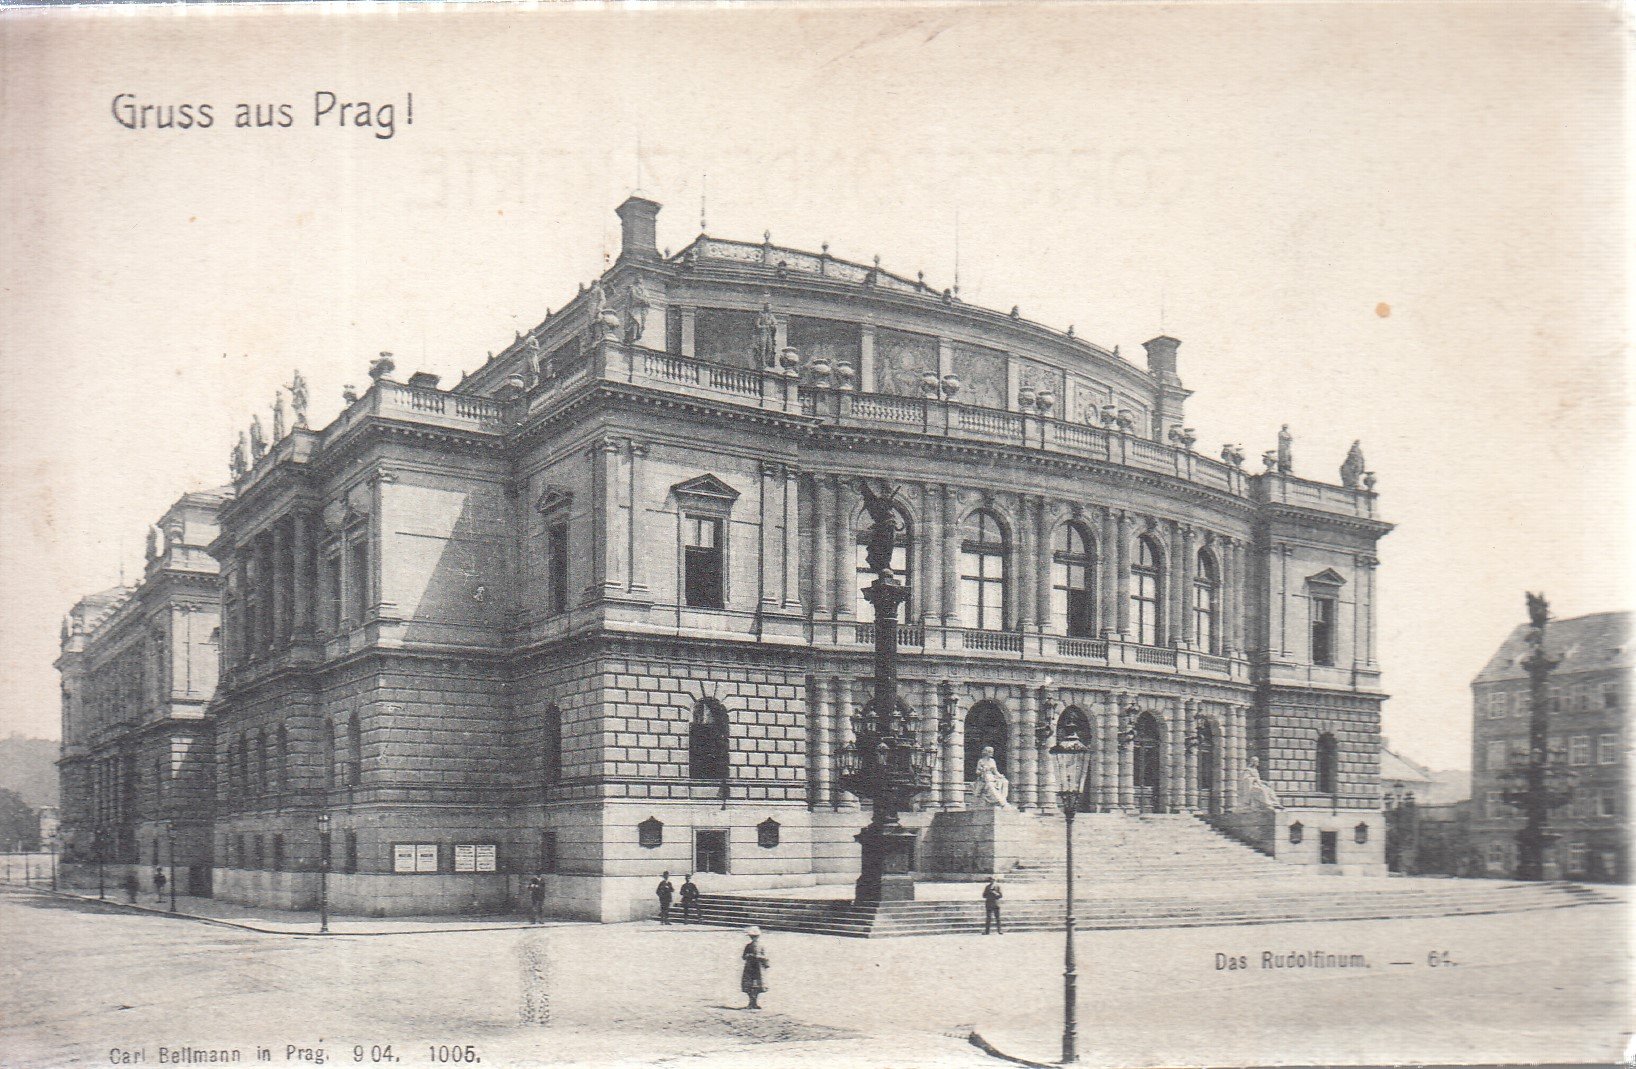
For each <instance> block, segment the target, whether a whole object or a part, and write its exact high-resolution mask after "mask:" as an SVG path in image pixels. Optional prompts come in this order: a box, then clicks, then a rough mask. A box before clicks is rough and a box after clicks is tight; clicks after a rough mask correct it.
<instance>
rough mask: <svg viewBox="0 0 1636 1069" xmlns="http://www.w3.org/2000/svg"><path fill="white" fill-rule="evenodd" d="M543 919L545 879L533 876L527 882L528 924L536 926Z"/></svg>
mask: <svg viewBox="0 0 1636 1069" xmlns="http://www.w3.org/2000/svg"><path fill="white" fill-rule="evenodd" d="M544 919H545V878H544V877H543V876H535V877H534V878H533V879H532V880H529V881H528V923H530V924H538V923H540V921H542V920H544Z"/></svg>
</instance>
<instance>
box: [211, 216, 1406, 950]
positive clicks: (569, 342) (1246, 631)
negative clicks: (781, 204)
mask: <svg viewBox="0 0 1636 1069" xmlns="http://www.w3.org/2000/svg"><path fill="white" fill-rule="evenodd" d="M618 214H619V216H620V218H621V222H622V247H621V251H620V254H619V257H618V259H617V261H616V262H615V263H614V265H613V266H612V267H611V268H610V269H609V270H608V272H607V273H605V274H604V275H603V276H602V277H601V278H599V279H597V280H596V281H595V282H594V283H593V284H592V285H591V286H590V287H588V288H584V289H582V290H581V292H580V293H579V294H578V295H577V296H576V297H574V299H573V300H571V301H570V302H568V303H567V305H566V306H565V307H563V308H561V309H560V310H559V311H557V312H555V313H548V314H547V315H546V317H545V319H544V320H543V321H542V322H540V323H539V324H538V325H537V326H535V327H534V328H533V329H531V330H529V331H528V332H526V334H519V335H518V336H517V337H516V338H515V340H514V341H512V342H511V343H510V344H508V345H507V346H506V347H505V349H504V350H503V351H502V352H500V353H499V354H498V355H495V356H492V357H491V358H490V359H489V360H488V361H487V362H485V363H483V365H482V366H481V367H479V368H478V369H477V370H476V371H474V372H472V373H471V374H469V375H466V376H464V377H463V378H462V380H461V381H460V382H459V383H458V384H457V385H455V386H454V387H453V388H451V389H440V388H439V387H438V380H437V377H436V376H434V375H430V374H427V373H424V372H422V373H416V374H413V375H409V376H408V377H407V379H405V380H401V381H400V379H399V378H397V377H396V368H395V366H394V362H393V360H392V358H391V357H390V355H386V354H383V357H382V358H381V359H380V360H378V361H376V362H375V364H374V366H373V368H372V371H371V375H372V378H373V382H372V385H371V386H370V388H369V389H368V390H367V391H366V392H365V393H363V395H362V396H360V397H356V398H349V403H348V407H347V408H346V410H345V411H344V412H342V414H341V415H340V416H339V417H337V418H336V419H335V420H334V422H332V423H331V424H330V425H329V426H327V427H323V428H309V427H307V426H306V425H305V422H304V420H300V419H298V420H297V421H296V423H295V426H293V427H291V428H290V429H289V431H288V433H287V434H284V435H281V436H278V438H277V440H276V441H274V442H272V443H270V445H269V446H268V447H267V448H266V449H265V450H262V449H259V448H254V443H252V446H253V448H252V455H251V456H249V457H248V458H247V463H246V464H245V465H244V466H243V467H242V468H241V470H238V471H237V472H236V474H235V479H234V487H233V489H234V493H233V496H232V497H231V499H230V500H227V501H226V502H225V503H224V504H223V506H222V508H221V512H220V532H219V535H218V536H217V537H216V538H215V540H214V542H213V543H212V546H211V549H212V552H213V553H214V555H215V557H216V559H217V560H219V561H220V563H221V569H222V574H223V584H222V594H221V597H222V620H223V622H222V651H221V653H222V673H221V682H220V686H219V687H218V689H217V692H216V696H215V699H214V701H213V703H212V705H211V711H212V714H213V716H212V720H213V727H214V739H215V753H216V774H215V807H214V820H213V838H214V847H213V851H212V856H213V858H214V866H215V867H214V875H215V879H214V886H215V890H216V893H217V894H219V895H221V896H224V897H227V898H231V899H234V900H238V901H243V902H252V903H260V904H266V905H281V906H288V907H296V906H307V905H310V904H311V903H312V902H313V901H314V900H315V898H316V894H317V887H318V879H319V876H318V874H319V871H320V868H321V859H322V858H323V856H324V850H325V848H326V842H327V846H328V850H329V854H328V857H329V860H330V866H329V867H330V876H329V878H328V880H329V882H328V887H329V895H330V901H331V903H332V904H333V905H334V906H335V907H336V908H337V909H340V910H342V911H356V912H363V913H414V912H426V911H447V912H459V911H467V910H475V909H486V908H501V907H505V906H507V905H508V904H509V903H510V902H511V901H512V899H513V897H514V896H515V895H516V894H517V892H518V890H519V887H520V885H521V882H522V881H523V880H525V879H526V878H527V876H528V875H529V874H531V873H535V872H542V873H544V874H545V878H546V881H547V887H548V895H547V898H548V903H549V907H550V909H551V910H552V912H554V913H557V914H559V915H571V916H582V917H596V918H602V919H623V918H626V917H631V916H638V915H643V914H645V913H647V912H648V911H650V910H651V909H652V886H653V880H654V878H655V877H656V876H657V875H658V874H659V873H660V872H661V871H664V870H669V871H671V872H672V873H676V872H686V871H695V872H698V873H700V874H702V875H701V877H700V882H701V885H703V886H705V888H706V890H721V889H728V888H744V889H750V888H770V887H785V886H796V885H801V884H811V883H815V882H834V883H844V882H848V881H850V880H851V879H852V878H853V877H854V876H855V875H856V873H857V864H858V846H857V844H856V842H855V841H854V840H853V836H854V835H855V834H856V833H857V831H858V829H859V828H860V827H861V826H862V825H863V824H864V823H866V822H867V819H868V815H867V812H863V811H860V810H861V809H866V803H865V804H862V805H861V804H860V802H859V800H858V799H857V798H855V797H853V796H852V795H851V794H849V793H847V792H846V791H845V790H844V788H843V786H842V782H841V778H840V769H841V766H842V764H843V761H844V758H845V755H846V752H847V748H848V747H849V745H850V744H851V742H852V739H853V735H854V724H855V722H856V718H857V717H858V716H860V715H862V712H863V709H864V708H865V705H866V703H867V702H868V701H869V697H870V695H869V677H870V671H871V653H872V643H873V637H874V625H873V622H872V616H871V612H870V610H869V608H868V606H867V605H866V604H865V603H864V600H863V598H862V596H861V588H862V586H863V585H864V584H865V582H866V581H867V579H868V578H869V576H868V574H867V570H866V569H865V566H864V547H863V539H864V534H865V530H866V521H865V518H864V516H863V514H862V509H861V497H860V495H859V492H858V488H857V481H858V480H859V479H862V478H875V479H885V480H887V481H889V482H890V483H891V484H892V485H893V486H894V487H895V488H896V490H897V494H898V502H899V520H900V528H901V529H900V533H899V541H898V545H897V546H896V549H895V551H894V558H893V568H894V570H896V571H898V572H899V573H900V575H901V576H902V577H903V579H904V581H905V583H906V585H907V587H908V590H909V598H908V601H907V603H906V604H905V605H904V607H903V609H902V610H901V612H902V616H901V619H900V622H901V625H902V626H901V631H900V645H901V649H902V653H903V657H902V665H901V668H900V675H901V678H902V695H903V698H904V701H905V703H906V704H907V705H908V706H909V708H910V709H911V711H912V713H913V714H914V716H915V717H916V723H917V724H918V730H919V732H920V735H921V738H922V740H923V743H924V745H925V746H926V747H927V748H928V749H930V750H932V751H933V752H934V754H935V760H934V762H933V784H934V785H933V788H932V790H931V791H930V792H929V793H927V794H926V795H924V796H922V797H921V798H920V799H919V801H918V803H917V807H916V811H915V812H914V813H911V814H909V815H908V817H907V818H906V819H907V822H908V823H910V824H912V825H914V826H916V827H919V828H921V829H923V830H924V831H925V832H926V834H927V835H928V836H932V835H934V834H935V832H936V827H935V825H936V822H937V818H938V815H939V814H940V813H945V812H948V811H959V810H963V809H965V808H966V806H967V803H968V783H969V781H970V780H971V779H972V776H973V767H974V765H975V764H976V761H977V759H978V757H979V756H980V755H981V752H982V749H983V747H985V746H992V747H993V748H994V751H995V756H996V760H997V761H998V763H999V766H1000V768H1001V770H1002V771H1003V773H1004V774H1005V776H1006V777H1007V778H1008V779H1009V781H1010V785H1011V786H1010V791H1011V793H1010V797H1011V801H1012V802H1013V803H1014V805H1015V807H1016V808H1017V809H1018V810H1020V811H1021V812H1022V813H1023V814H1024V816H1025V818H1026V819H1027V820H1030V821H1048V820H1053V819H1059V818H1057V816H1056V813H1055V800H1056V794H1055V784H1054V783H1053V782H1052V778H1051V777H1052V763H1051V761H1050V760H1049V759H1048V758H1047V750H1048V749H1049V746H1050V745H1051V741H1052V736H1053V735H1054V734H1055V733H1056V732H1058V731H1062V730H1066V729H1068V728H1070V727H1071V728H1072V729H1073V730H1076V731H1078V732H1080V733H1081V734H1082V735H1083V736H1084V737H1085V738H1086V739H1087V741H1088V742H1089V743H1090V745H1091V746H1092V748H1093V750H1094V751H1095V753H1096V760H1095V761H1094V763H1093V770H1092V773H1091V775H1090V778H1089V780H1088V782H1087V784H1086V789H1087V795H1088V801H1089V802H1090V804H1091V805H1093V806H1094V807H1095V808H1096V809H1098V810H1103V811H1109V812H1120V813H1131V814H1137V813H1142V812H1169V813H1197V814H1199V815H1200V816H1201V817H1204V818H1210V819H1219V820H1222V821H1227V822H1228V823H1233V822H1232V821H1229V820H1228V818H1230V817H1232V816H1233V815H1234V814H1235V812H1236V810H1237V809H1238V807H1239V806H1240V802H1241V799H1240V798H1239V797H1238V794H1239V789H1240V785H1241V784H1242V783H1243V782H1245V779H1244V773H1245V770H1246V768H1247V766H1248V764H1249V762H1250V760H1251V759H1252V758H1253V759H1255V761H1256V762H1257V764H1258V765H1259V769H1260V775H1261V776H1262V777H1263V778H1264V779H1265V780H1266V781H1267V782H1268V783H1269V784H1270V785H1271V786H1272V787H1273V788H1274V789H1275V790H1276V791H1277V792H1278V795H1279V796H1280V798H1281V801H1282V803H1283V808H1282V809H1279V810H1275V811H1273V810H1269V811H1266V812H1264V813H1261V814H1259V815H1256V819H1254V820H1250V821H1244V822H1238V823H1235V824H1234V827H1235V830H1236V831H1237V832H1238V833H1240V834H1243V835H1245V836H1247V837H1251V838H1254V839H1256V840H1257V841H1258V843H1259V844H1260V845H1262V846H1263V848H1264V849H1266V850H1268V851H1269V852H1273V853H1275V855H1276V856H1277V857H1278V858H1280V859H1282V860H1285V861H1288V862H1289V863H1291V864H1298V865H1311V866H1315V867H1318V866H1323V867H1329V868H1332V869H1336V870H1341V869H1346V870H1350V871H1379V870H1381V869H1382V867H1383V860H1382V859H1383V854H1382V849H1383V839H1384V836H1383V834H1382V824H1381V819H1382V818H1381V803H1380V778H1379V754H1380V750H1379V727H1380V704H1381V701H1382V698H1383V695H1382V693H1381V690H1380V669H1379V666H1378V664H1377V661H1376V646H1375V619H1376V608H1375V567H1376V563H1377V561H1376V557H1375V546H1376V543H1377V541H1378V540H1379V539H1380V538H1381V537H1382V536H1383V535H1385V534H1386V532H1387V531H1389V530H1390V525H1389V524H1387V523H1385V522H1384V521H1382V520H1381V519H1380V518H1379V517H1378V516H1377V514H1376V500H1377V498H1376V494H1375V492H1374V489H1373V487H1374V477H1373V475H1372V473H1368V472H1364V471H1363V470H1362V467H1363V464H1362V455H1361V452H1358V451H1357V450H1354V455H1353V456H1350V457H1348V459H1347V464H1346V465H1344V466H1343V469H1342V473H1341V479H1340V483H1339V484H1336V483H1333V482H1327V481H1322V480H1317V479H1313V478H1309V477H1303V476H1300V475H1297V474H1296V473H1295V471H1296V465H1295V463H1294V459H1293V456H1292V453H1293V448H1292V445H1291V441H1290V439H1289V438H1288V436H1287V435H1286V436H1281V442H1280V447H1279V449H1278V450H1277V451H1276V452H1275V453H1273V454H1269V456H1268V457H1267V458H1266V459H1265V462H1264V465H1263V466H1264V467H1265V470H1264V471H1247V470H1245V469H1244V467H1243V461H1244V456H1243V453H1242V452H1241V451H1239V450H1238V449H1236V448H1234V447H1231V446H1229V447H1225V448H1223V449H1221V450H1220V458H1219V459H1218V458H1217V457H1216V456H1215V455H1205V453H1202V452H1199V451H1197V450H1195V448H1194V445H1195V442H1196V439H1195V437H1194V435H1193V432H1192V431H1191V430H1190V429H1189V428H1188V427H1187V426H1186V420H1185V417H1184V414H1183V411H1184V403H1185V401H1186V399H1187V397H1188V394H1189V391H1187V390H1186V389H1185V388H1183V386H1182V381H1181V379H1180V377H1179V375H1178V349H1179V346H1180V342H1178V341H1177V340H1176V339H1174V338H1169V337H1157V338H1154V339H1152V340H1151V341H1149V342H1147V343H1146V359H1145V364H1144V365H1141V366H1139V365H1138V364H1136V363H1132V362H1130V361H1128V360H1126V359H1125V358H1123V357H1122V356H1120V354H1119V353H1118V352H1117V350H1116V349H1108V348H1104V347H1102V346H1099V345H1096V344H1094V343H1092V342H1089V341H1086V340H1084V339H1082V338H1079V337H1076V336H1075V334H1074V332H1073V331H1072V330H1069V331H1066V332H1064V331H1058V330H1054V329H1050V328H1047V327H1044V326H1041V325H1039V324H1036V323H1032V322H1030V321H1028V320H1026V319H1024V318H1022V316H1021V315H1020V313H1019V312H1018V311H1017V310H1016V309H1013V310H1012V311H1011V312H1010V313H1009V314H1007V313H1004V312H996V311H991V310H987V309H982V308H977V307H973V306H971V305H968V304H966V303H965V302H963V301H962V300H961V299H960V298H959V295H958V294H957V293H955V292H952V291H948V290H944V291H939V290H936V289H933V288H932V287H930V286H928V285H927V284H926V283H925V282H924V281H922V280H918V279H909V278H905V277H902V276H899V275H895V274H891V273H889V272H887V271H884V270H882V269H881V268H880V266H879V264H878V263H877V264H875V265H873V266H868V265H863V264H858V263H853V262H849V261H846V260H842V259H840V258H838V257H835V256H832V255H830V253H829V251H828V249H827V248H826V249H824V250H823V251H822V252H818V253H810V252H802V251H798V250H795V249H790V248H785V247H782V246H776V245H773V244H772V243H771V242H770V240H764V241H762V242H759V243H756V242H749V243H746V242H736V241H727V240H722V239H718V238H714V237H710V236H706V235H700V236H698V237H697V238H696V239H694V240H693V241H692V242H690V243H689V244H688V245H687V246H686V247H685V248H684V249H682V250H681V251H680V252H679V253H676V254H674V255H671V254H670V253H669V251H668V250H667V251H666V252H664V253H661V252H660V251H659V249H658V247H657V241H656V233H657V225H658V223H657V220H658V214H659V205H658V204H656V203H654V202H652V201H649V200H646V199H643V198H640V197H633V198H631V199H629V200H627V201H626V202H625V203H624V204H622V205H621V206H620V207H619V209H618ZM1214 452H1215V451H1214V450H1212V451H1211V453H1212V454H1213V453H1214ZM263 453H264V454H265V455H263ZM1337 459H1339V458H1337ZM320 818H323V819H324V820H325V821H327V823H326V824H324V825H323V826H324V827H327V828H328V831H327V833H326V832H321V831H320V827H321V824H320ZM1251 825H1253V827H1252V826H1251ZM1133 826H1134V825H1133ZM326 834H327V836H328V839H327V841H326V840H325V839H324V838H322V836H323V835H326ZM1058 838H1060V834H1059V836H1058Z"/></svg>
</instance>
